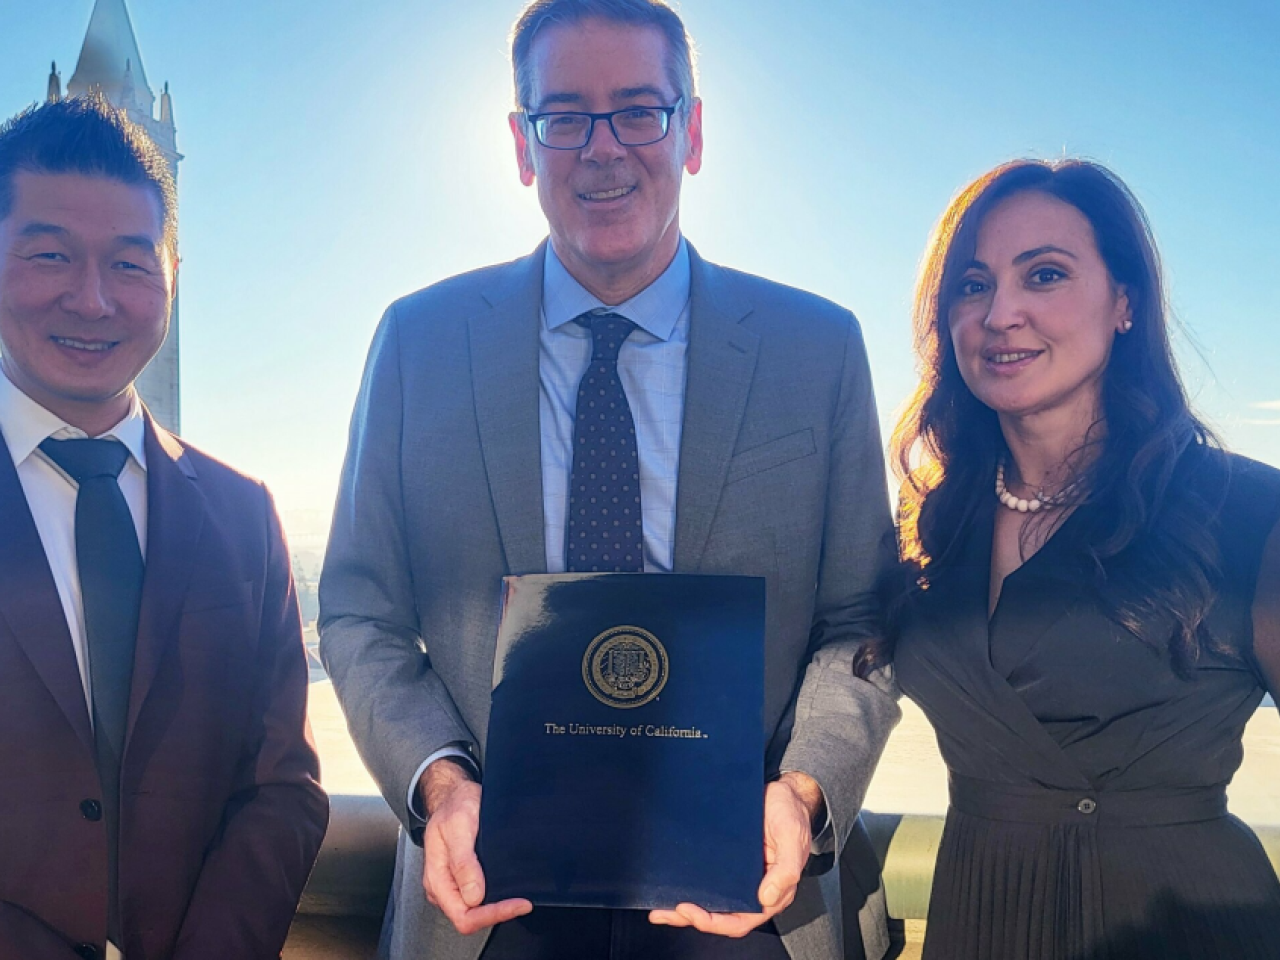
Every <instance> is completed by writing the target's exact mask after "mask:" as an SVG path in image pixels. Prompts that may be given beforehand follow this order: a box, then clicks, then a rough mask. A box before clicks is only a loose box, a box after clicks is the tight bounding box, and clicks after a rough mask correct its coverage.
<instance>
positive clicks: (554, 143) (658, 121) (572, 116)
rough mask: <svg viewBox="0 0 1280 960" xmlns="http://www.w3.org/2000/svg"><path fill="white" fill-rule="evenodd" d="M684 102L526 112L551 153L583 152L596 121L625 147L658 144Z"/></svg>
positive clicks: (535, 133)
mask: <svg viewBox="0 0 1280 960" xmlns="http://www.w3.org/2000/svg"><path fill="white" fill-rule="evenodd" d="M683 102H684V98H683V97H681V98H680V99H679V100H677V101H676V102H675V103H673V104H672V105H671V106H669V107H623V108H622V109H621V110H611V111H609V112H608V113H578V112H564V113H559V112H553V113H526V114H525V119H526V120H528V121H529V123H530V124H531V125H532V126H533V135H534V136H535V137H537V139H538V142H539V143H540V144H542V145H543V146H544V147H547V148H548V149H550V150H581V149H582V148H583V147H585V146H586V145H587V143H588V142H589V141H590V140H591V134H592V133H593V132H594V131H595V129H596V122H597V121H599V120H604V121H606V122H607V123H608V124H609V129H610V130H612V131H613V135H614V137H615V138H617V141H618V142H619V143H620V144H622V145H623V146H624V147H643V146H647V145H648V144H650V143H657V142H658V141H659V140H661V139H662V138H663V137H665V136H666V135H667V131H668V130H670V129H671V115H672V114H673V113H675V112H676V111H677V110H679V109H680V105H681V104H682V103H683Z"/></svg>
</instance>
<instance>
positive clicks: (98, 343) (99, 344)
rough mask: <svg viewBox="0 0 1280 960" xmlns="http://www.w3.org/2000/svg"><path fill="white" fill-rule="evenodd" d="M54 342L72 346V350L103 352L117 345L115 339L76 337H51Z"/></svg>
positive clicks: (62, 345) (59, 344)
mask: <svg viewBox="0 0 1280 960" xmlns="http://www.w3.org/2000/svg"><path fill="white" fill-rule="evenodd" d="M49 339H51V340H52V341H53V342H54V343H56V344H57V345H58V346H60V347H70V348H71V349H72V350H88V351H90V352H92V353H101V352H103V351H106V350H110V349H111V348H112V347H114V346H115V345H116V342H115V341H110V340H94V341H88V340H77V339H75V338H74V337H50V338H49Z"/></svg>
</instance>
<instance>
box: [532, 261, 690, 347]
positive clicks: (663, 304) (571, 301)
mask: <svg viewBox="0 0 1280 960" xmlns="http://www.w3.org/2000/svg"><path fill="white" fill-rule="evenodd" d="M689 277H690V274H689V245H688V244H687V243H686V242H685V239H684V237H681V238H680V246H678V247H677V248H676V255H675V257H674V258H673V259H672V261H671V263H670V265H669V266H668V267H667V269H666V270H664V271H662V273H661V275H659V277H658V279H656V280H654V281H653V283H651V284H649V286H647V287H645V288H644V289H643V290H641V291H640V292H639V293H637V294H636V295H635V296H634V297H632V298H631V299H630V300H628V301H627V302H626V303H620V304H618V305H616V306H610V305H609V304H606V303H603V302H602V301H600V300H599V299H597V298H596V297H595V296H593V295H592V294H591V293H589V292H588V291H587V289H586V288H585V287H584V286H583V285H582V284H580V283H579V282H578V281H577V280H575V279H574V278H573V276H572V275H571V274H570V273H569V271H568V270H566V269H565V266H564V264H563V263H561V262H560V258H559V257H557V256H556V251H555V247H554V246H553V245H552V244H550V243H548V244H547V256H546V260H545V262H544V264H543V267H542V316H543V320H544V322H545V323H546V325H547V329H548V330H555V329H557V328H559V327H562V326H564V325H565V324H566V323H569V322H570V321H572V320H574V319H575V318H577V317H580V316H582V315H583V314H584V313H587V312H589V311H591V310H599V309H607V310H609V311H611V312H614V313H618V314H620V315H621V316H624V317H626V318H627V319H628V320H630V321H631V322H632V323H634V324H635V325H636V326H638V327H640V328H641V329H642V330H644V331H645V332H646V333H649V334H651V335H653V336H654V337H657V338H658V339H659V340H670V339H671V334H672V333H673V332H674V331H675V327H676V322H677V321H678V320H679V319H680V315H681V314H682V313H684V308H685V304H687V303H688V302H689V286H690V279H689Z"/></svg>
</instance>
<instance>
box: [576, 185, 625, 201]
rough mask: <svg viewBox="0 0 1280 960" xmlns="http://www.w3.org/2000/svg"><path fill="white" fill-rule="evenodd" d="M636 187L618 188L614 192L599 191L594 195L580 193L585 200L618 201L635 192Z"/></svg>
mask: <svg viewBox="0 0 1280 960" xmlns="http://www.w3.org/2000/svg"><path fill="white" fill-rule="evenodd" d="M634 190H635V187H617V188H615V189H613V190H597V191H596V192H594V193H580V194H578V196H580V197H581V198H582V199H583V200H617V199H618V198H619V197H625V196H626V195H627V194H629V193H631V192H633V191H634Z"/></svg>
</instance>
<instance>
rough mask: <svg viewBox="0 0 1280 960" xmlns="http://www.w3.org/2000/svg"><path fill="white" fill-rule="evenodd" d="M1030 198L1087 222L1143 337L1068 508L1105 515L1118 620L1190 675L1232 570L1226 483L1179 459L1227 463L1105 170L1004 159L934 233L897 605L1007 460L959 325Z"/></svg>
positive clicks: (1124, 363) (909, 441) (1098, 536)
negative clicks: (979, 258) (1190, 387)
mask: <svg viewBox="0 0 1280 960" xmlns="http://www.w3.org/2000/svg"><path fill="white" fill-rule="evenodd" d="M1028 191H1036V192H1038V193H1043V194H1046V195H1048V196H1050V197H1054V198H1055V199H1057V200H1060V201H1062V202H1064V203H1068V204H1070V205H1071V206H1072V207H1075V208H1076V209H1077V210H1079V211H1080V212H1081V213H1082V214H1083V215H1084V216H1085V218H1086V219H1087V220H1088V221H1089V223H1090V224H1091V225H1092V227H1093V234H1094V238H1095V240H1096V242H1097V245H1098V251H1099V253H1100V254H1101V256H1102V260H1103V262H1104V263H1105V264H1106V266H1107V269H1108V270H1109V271H1110V274H1111V278H1112V280H1113V281H1114V282H1115V283H1116V284H1118V285H1120V286H1122V287H1123V288H1124V290H1125V292H1126V294H1127V295H1128V301H1129V306H1130V309H1131V311H1132V313H1131V317H1132V320H1133V327H1132V329H1131V330H1130V331H1129V332H1128V333H1126V334H1124V335H1123V336H1117V337H1116V340H1115V344H1114V346H1113V348H1112V351H1111V357H1110V360H1109V362H1108V364H1107V367H1106V370H1105V371H1104V373H1103V377H1102V399H1101V420H1100V421H1099V423H1097V424H1095V425H1094V428H1093V429H1092V430H1091V431H1090V432H1089V435H1088V437H1087V438H1086V440H1085V445H1086V446H1089V447H1092V448H1094V449H1091V450H1089V451H1087V453H1088V454H1090V455H1092V457H1091V458H1090V456H1078V455H1079V454H1081V453H1083V452H1085V451H1083V450H1080V451H1076V455H1073V457H1072V458H1071V461H1075V462H1080V463H1087V464H1088V466H1086V467H1084V468H1083V469H1082V472H1081V474H1080V476H1079V479H1080V481H1081V482H1080V483H1078V484H1077V485H1076V487H1075V490H1076V493H1075V497H1074V502H1072V503H1071V504H1070V505H1071V506H1074V507H1080V506H1085V505H1089V506H1090V507H1093V506H1098V507H1100V508H1101V509H1097V510H1093V509H1091V510H1090V511H1089V516H1091V517H1096V518H1099V521H1098V522H1095V523H1093V524H1091V525H1086V527H1085V529H1084V530H1083V540H1084V542H1085V544H1086V547H1087V550H1088V552H1089V554H1090V557H1091V560H1092V563H1093V566H1094V569H1095V572H1096V574H1097V576H1096V581H1097V586H1098V588H1099V591H1100V593H1101V596H1102V598H1103V601H1104V603H1105V604H1106V606H1107V607H1108V608H1109V612H1110V613H1111V615H1112V616H1114V617H1115V619H1116V620H1117V621H1118V622H1119V623H1121V624H1123V625H1124V626H1125V627H1126V628H1127V629H1128V630H1129V631H1130V632H1132V633H1133V634H1135V635H1136V636H1138V637H1139V638H1141V639H1142V640H1144V641H1146V642H1147V643H1150V644H1152V645H1153V646H1156V647H1158V648H1163V647H1167V648H1168V650H1169V651H1170V653H1171V654H1172V657H1173V661H1174V664H1175V666H1176V667H1177V668H1178V669H1179V670H1180V671H1181V672H1183V673H1186V672H1187V671H1189V669H1190V667H1191V666H1192V665H1193V664H1194V663H1195V662H1196V660H1197V659H1198V658H1199V656H1200V654H1201V652H1202V650H1203V649H1205V647H1206V645H1207V644H1208V645H1211V641H1210V640H1209V638H1208V637H1207V636H1206V635H1205V631H1204V621H1205V617H1206V615H1207V614H1208V612H1209V608H1210V607H1211V606H1212V604H1213V601H1214V596H1215V589H1214V583H1215V578H1216V573H1217V569H1218V556H1217V548H1216V545H1215V538H1214V537H1213V536H1212V532H1211V530H1210V527H1209V524H1210V522H1211V520H1212V518H1213V516H1214V515H1215V513H1216V504H1213V503H1208V502H1206V501H1205V498H1204V496H1203V495H1202V494H1200V493H1198V492H1197V491H1204V490H1206V489H1207V490H1217V491H1220V490H1221V489H1222V487H1223V484H1221V483H1203V482H1196V483H1193V484H1189V483H1186V482H1183V481H1182V480H1181V479H1179V481H1178V482H1176V483H1175V475H1176V474H1177V473H1178V471H1179V464H1180V463H1182V464H1184V467H1183V468H1182V469H1184V470H1185V469H1187V466H1186V464H1188V463H1189V461H1191V460H1194V461H1195V462H1196V469H1197V470H1205V469H1217V468H1221V465H1222V464H1223V458H1222V457H1220V456H1207V457H1188V456H1187V454H1189V453H1195V452H1199V451H1192V450H1190V449H1189V448H1192V447H1197V448H1200V450H1207V449H1208V448H1209V447H1212V446H1216V445H1217V441H1216V440H1215V438H1214V437H1213V435H1212V433H1211V432H1210V431H1209V429H1208V428H1207V427H1206V426H1205V425H1204V424H1203V423H1201V422H1200V420H1199V419H1197V418H1196V416H1195V414H1193V413H1192V411H1191V408H1190V405H1189V404H1188V402H1187V396H1186V391H1185V390H1184V389H1183V386H1182V382H1181V380H1180V379H1179V377H1178V372H1177V368H1176V366H1175V364H1174V359H1173V352H1172V349H1171V347H1170V344H1169V334H1168V325H1167V323H1166V308H1165V299H1164V289H1163V283H1162V280H1161V270H1160V261H1159V257H1158V255H1157V253H1156V248H1155V243H1154V241H1153V239H1152V236H1151V228H1150V226H1149V224H1148V222H1147V218H1146V215H1145V213H1144V212H1143V210H1142V207H1141V205H1140V204H1139V203H1138V201H1137V200H1136V199H1135V198H1134V196H1133V194H1132V193H1131V192H1130V191H1129V189H1128V188H1127V187H1126V186H1125V185H1124V184H1123V183H1122V182H1121V181H1120V179H1119V178H1118V177H1116V176H1115V175H1114V174H1113V173H1111V172H1110V171H1109V170H1107V169H1106V168H1105V167H1102V166H1100V165H1099V164H1096V163H1090V162H1087V161H1083V160H1061V161H1057V162H1045V161H1037V160H1016V161H1013V162H1010V163H1006V164H1004V165H1002V166H1000V167H997V168H996V169H994V170H992V171H990V172H989V173H987V174H985V175H983V176H982V177H979V178H978V179H977V180H975V181H974V182H973V183H971V184H970V185H969V186H968V187H966V188H965V189H964V190H963V191H961V192H960V193H959V194H958V195H957V196H956V198H955V199H954V200H953V201H952V203H951V205H950V206H949V207H948V209H947V211H946V212H945V213H944V214H943V216H942V219H941V220H940V221H939V222H938V225H937V227H936V228H935V230H934V233H933V236H932V237H931V239H930V242H929V246H928V249H927V251H926V254H925V258H924V262H923V264H922V266H921V271H920V278H919V282H918V285H917V289H916V299H915V309H914V335H915V349H916V355H917V359H918V365H919V371H920V384H919V386H918V387H917V388H916V391H915V394H914V396H912V398H911V400H910V402H909V403H908V404H907V407H906V409H905V411H904V412H903V414H902V417H901V419H900V421H899V423H898V426H897V428H896V429H895V430H894V433H893V438H892V441H891V443H890V457H891V460H892V461H893V463H894V466H895V469H896V471H897V472H898V474H899V477H900V478H901V479H902V481H903V483H902V499H901V504H900V510H899V533H900V537H901V543H902V555H903V558H904V560H905V561H906V563H907V564H908V573H907V576H906V578H905V582H904V583H903V584H902V585H901V586H900V588H899V589H898V591H897V594H898V596H897V598H896V599H898V600H902V599H904V598H906V597H909V595H910V594H911V593H912V592H913V591H915V590H918V589H920V588H921V587H926V588H927V584H928V581H929V580H930V579H932V578H936V577H937V576H939V575H941V574H943V573H945V571H946V568H947V566H948V564H949V563H951V562H952V561H953V560H954V557H955V554H956V551H957V549H958V547H959V545H960V542H961V537H962V535H963V533H964V531H965V530H966V529H967V528H968V526H969V524H971V523H972V522H973V521H974V517H975V515H976V513H977V511H978V508H979V506H980V505H981V502H982V500H983V499H985V498H989V497H991V496H992V483H993V479H994V476H995V470H996V464H997V462H998V461H999V460H1000V459H1001V458H1002V457H1004V456H1007V453H1008V451H1007V448H1006V446H1005V442H1004V437H1003V434H1002V433H1001V431H1000V425H999V422H998V420H997V418H996V414H995V412H994V411H992V410H991V409H990V408H988V407H987V406H985V405H984V404H983V403H982V402H981V401H979V400H978V399H977V397H975V396H974V395H973V393H972V392H970V390H969V388H968V387H967V386H966V385H965V383H964V380H963V379H962V378H961V375H960V368H959V366H958V365H957V363H956V356H955V351H954V349H953V347H952V343H951V334H950V330H949V328H948V317H949V315H950V311H951V306H952V302H953V300H954V298H955V296H956V294H957V292H958V290H959V284H960V280H961V277H962V275H963V273H964V270H965V268H966V265H967V264H968V263H969V262H970V261H971V260H972V259H973V256H974V250H975V247H976V241H977V234H978V229H979V227H980V226H981V224H982V222H983V220H984V219H985V218H986V217H987V215H988V214H989V213H990V212H991V211H992V209H994V208H995V206H996V205H997V204H999V203H1000V202H1001V201H1003V200H1005V199H1007V198H1008V197H1010V196H1012V195H1014V194H1017V193H1023V192H1028ZM1138 546H1140V549H1129V548H1130V547H1138ZM873 656H874V655H873ZM881 658H883V654H882V655H881Z"/></svg>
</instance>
